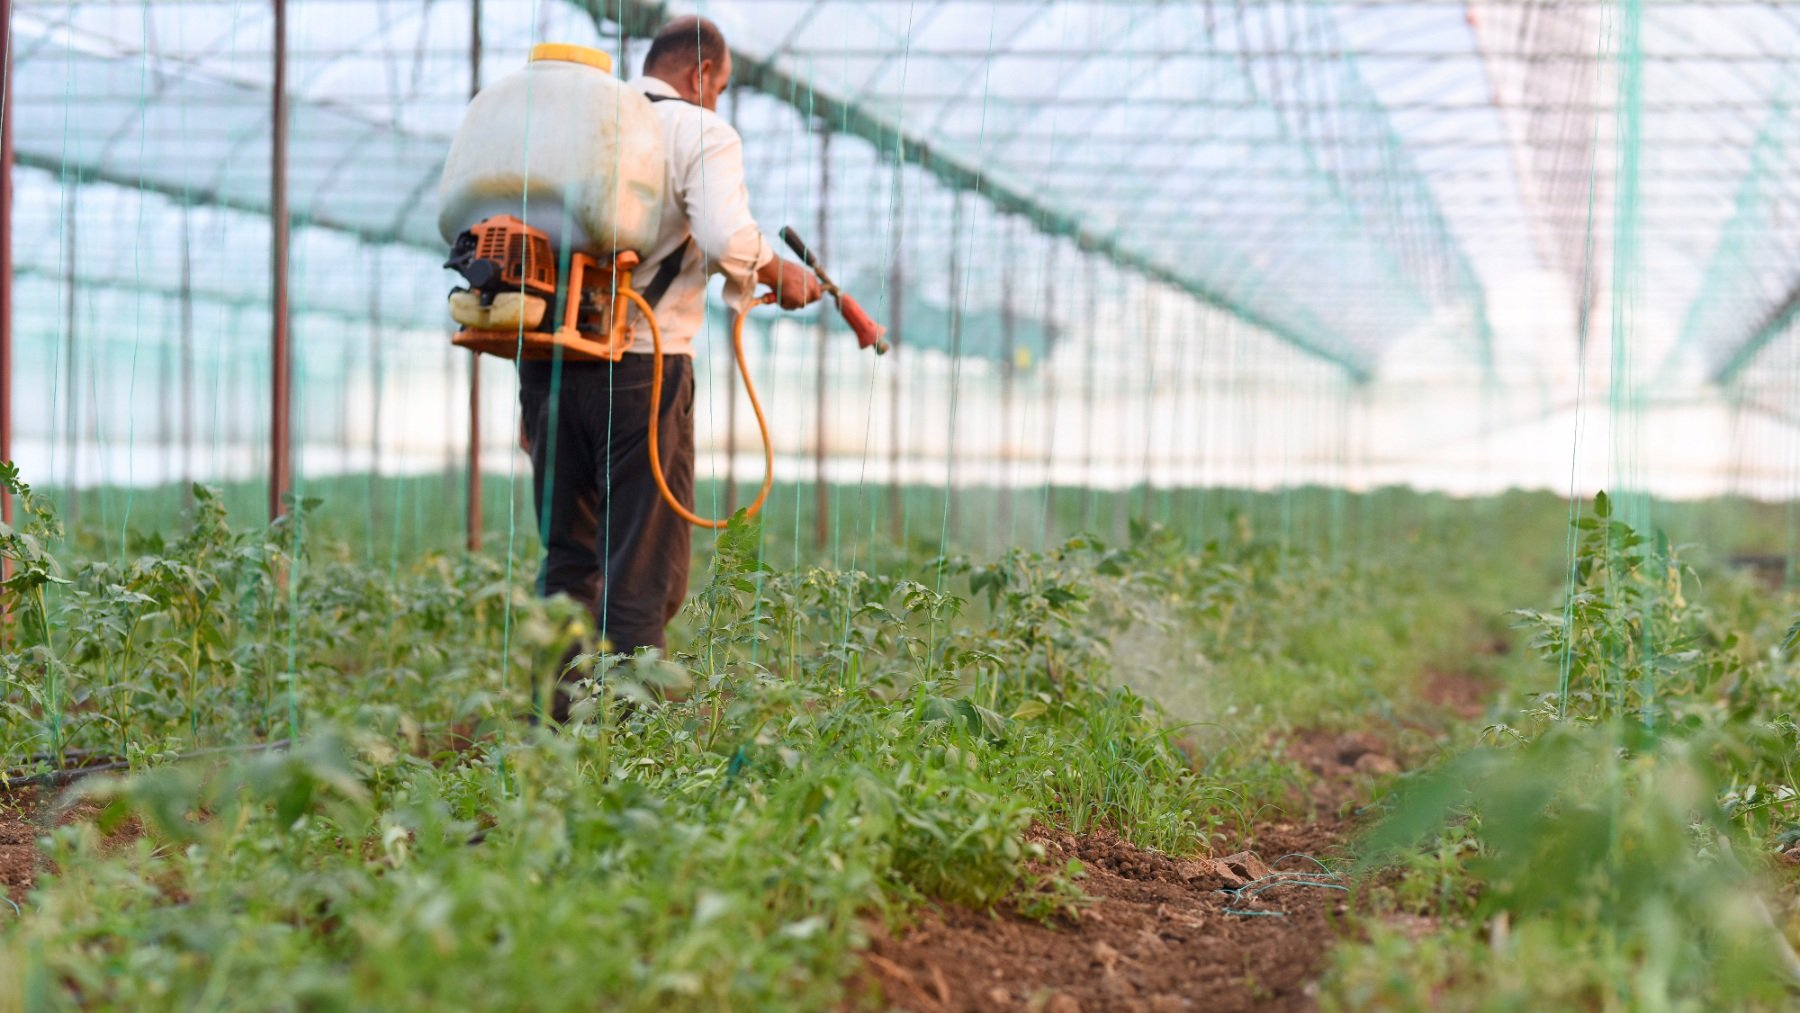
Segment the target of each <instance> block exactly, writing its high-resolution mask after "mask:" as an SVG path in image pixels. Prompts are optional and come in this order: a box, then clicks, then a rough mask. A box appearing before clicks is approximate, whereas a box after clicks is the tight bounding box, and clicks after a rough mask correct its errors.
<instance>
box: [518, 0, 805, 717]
mask: <svg viewBox="0 0 1800 1013" xmlns="http://www.w3.org/2000/svg"><path fill="white" fill-rule="evenodd" d="M730 81H731V51H730V50H729V49H728V48H727V47H726V45H725V37H724V36H723V35H722V34H720V32H719V29H718V26H717V25H714V24H713V23H712V22H711V21H708V20H706V19H704V18H697V17H684V18H680V19H677V20H675V21H672V22H670V23H669V25H668V26H667V27H665V28H664V29H663V30H662V32H661V33H660V34H658V35H657V37H656V40H655V42H653V43H652V44H651V46H650V52H649V54H648V55H646V56H645V57H644V73H643V76H642V77H640V78H639V79H638V81H637V82H635V83H636V86H637V87H638V89H639V90H640V91H642V92H643V94H644V95H645V96H646V97H647V98H649V99H650V100H651V102H653V103H654V104H655V105H654V107H655V110H656V113H657V116H658V117H659V118H660V119H661V121H662V129H663V144H664V149H665V153H666V155H667V158H668V174H669V175H668V184H667V192H666V196H665V197H664V199H663V212H662V230H661V232H659V233H658V235H657V238H656V242H655V244H654V245H653V246H652V247H651V248H650V249H648V250H644V251H641V252H642V253H643V255H644V262H643V264H642V265H641V266H640V267H639V268H638V269H637V270H636V271H635V272H634V273H633V285H634V286H635V287H636V288H638V289H639V290H640V291H643V292H645V293H646V294H647V295H649V294H653V292H654V290H655V288H656V287H657V285H656V282H657V280H658V278H659V275H661V274H662V273H663V272H664V269H665V266H667V265H668V264H679V265H680V266H679V270H678V271H676V270H675V269H674V268H669V270H670V271H671V272H672V274H671V276H670V277H669V278H668V280H667V282H666V288H664V289H663V291H662V293H661V295H660V296H659V297H658V298H657V299H656V300H655V309H656V319H657V322H658V323H659V324H660V325H661V327H662V351H663V389H662V403H661V404H660V405H659V406H658V407H657V419H658V433H657V438H658V451H659V454H660V457H661V459H662V468H663V474H664V476H665V477H666V478H667V480H668V483H669V489H670V491H671V492H673V493H674V494H675V496H676V498H678V499H679V500H681V501H682V503H683V505H685V506H687V507H688V508H689V509H692V507H693V503H694V369H693V350H694V336H695V335H696V334H697V333H698V332H699V331H700V328H701V327H702V325H703V323H704V321H705V302H706V284H707V280H708V278H709V277H710V276H711V275H712V274H713V273H715V272H716V273H719V274H723V275H724V276H725V299H726V302H727V304H728V305H730V306H731V307H732V309H733V310H734V311H735V310H736V308H737V307H738V306H741V305H742V304H743V302H744V301H745V300H748V299H749V298H750V296H751V294H752V293H753V292H754V290H755V289H756V286H757V284H758V283H761V284H763V285H766V286H768V287H770V288H773V289H774V290H775V291H776V294H777V295H778V297H779V299H780V302H781V305H782V308H784V309H790V310H791V309H799V308H800V307H802V306H806V305H808V304H810V303H813V302H815V301H817V300H818V298H819V296H820V294H821V292H820V287H819V281H818V279H817V278H816V277H814V275H813V274H812V272H811V271H809V270H807V269H806V268H805V267H803V266H801V265H800V264H796V263H794V262H792V261H788V260H784V259H782V258H779V257H777V256H776V255H775V251H774V250H773V249H771V248H770V246H769V244H768V243H767V241H765V240H764V239H763V235H762V230H761V229H760V228H759V227H758V226H757V224H756V220H755V219H754V218H752V217H751V215H750V196H749V193H748V191H747V190H746V188H745V186H744V158H743V141H742V139H741V138H739V137H738V133H737V131H736V130H734V129H733V128H732V126H731V124H729V123H727V122H725V120H724V119H722V118H721V117H720V116H719V115H718V107H719V96H720V95H721V94H723V93H724V91H725V88H726V86H727V85H728V84H729V83H730ZM670 258H679V260H675V261H671V260H670ZM635 319H636V323H635V324H634V330H633V332H632V343H631V347H630V351H629V352H628V353H627V354H626V355H625V357H624V358H623V359H621V360H620V361H619V362H618V363H617V364H614V363H605V362H565V363H563V365H562V367H561V376H560V378H559V379H558V382H557V385H558V391H557V397H556V398H555V399H554V403H553V400H552V397H551V393H552V392H551V382H552V373H553V367H552V366H551V364H550V363H547V362H523V363H520V365H519V400H520V406H521V408H522V409H523V414H524V424H525V435H526V442H527V445H528V446H529V448H530V452H531V470H532V492H533V495H534V497H535V500H536V503H537V511H538V523H539V530H540V533H541V534H542V535H543V537H544V550H545V551H544V564H543V569H542V571H541V573H540V575H539V578H538V590H539V592H540V593H541V594H544V595H545V596H550V595H555V594H559V593H560V594H567V595H569V596H570V597H572V598H574V599H575V600H576V601H579V602H581V603H582V604H584V605H586V606H587V607H588V609H589V610H590V611H591V612H593V614H594V619H595V622H596V623H597V624H598V626H599V632H600V636H601V638H602V640H603V641H605V642H606V643H607V644H608V645H610V649H611V650H613V651H617V652H623V653H631V652H634V651H636V650H637V649H638V648H640V647H655V648H662V647H663V646H664V639H663V628H664V627H665V626H666V625H667V624H668V622H669V620H671V619H673V618H674V617H675V613H676V612H677V611H678V610H679V609H680V608H681V603H682V600H683V599H684V598H685V597H686V596H687V585H688V560H689V555H690V553H691V551H692V537H693V532H692V529H691V528H690V526H689V525H688V522H686V521H684V520H682V519H681V518H680V517H679V516H677V515H676V513H675V512H674V511H673V510H671V509H670V508H669V506H668V504H667V503H665V502H663V499H662V496H661V494H660V493H659V492H658V490H657V488H656V483H655V479H654V478H653V477H652V475H651V472H650V458H649V436H648V432H649V414H650V367H651V360H650V356H651V355H652V354H654V353H653V351H652V343H651V338H650V328H649V326H648V325H647V324H646V323H645V322H644V321H643V320H642V319H641V318H635ZM553 422H554V426H555V430H554V432H552V431H551V426H552V423H553ZM556 697H557V699H556V701H555V702H554V703H553V705H552V717H553V718H555V719H557V720H559V721H560V720H565V719H566V717H567V710H568V699H567V697H566V696H565V694H563V693H562V692H560V691H559V692H558V693H557V694H556Z"/></svg>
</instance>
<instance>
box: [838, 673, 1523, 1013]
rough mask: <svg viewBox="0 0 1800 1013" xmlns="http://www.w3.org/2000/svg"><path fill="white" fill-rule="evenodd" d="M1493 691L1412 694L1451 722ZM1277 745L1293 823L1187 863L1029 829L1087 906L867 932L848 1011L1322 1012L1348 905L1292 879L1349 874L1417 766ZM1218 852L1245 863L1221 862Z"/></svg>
mask: <svg viewBox="0 0 1800 1013" xmlns="http://www.w3.org/2000/svg"><path fill="white" fill-rule="evenodd" d="M1493 690H1494V687H1493V686H1492V684H1490V683H1488V682H1487V681H1485V680H1483V679H1480V678H1479V677H1476V676H1473V675H1466V674H1458V673H1445V672H1430V673H1426V675H1425V676H1424V677H1423V678H1422V679H1421V684H1420V687H1419V693H1420V695H1421V697H1422V698H1423V699H1424V701H1425V702H1426V703H1427V704H1428V705H1429V706H1430V708H1431V709H1432V710H1433V711H1435V712H1437V713H1439V714H1441V715H1442V717H1443V719H1444V720H1445V722H1446V723H1454V722H1455V721H1468V720H1473V719H1475V718H1478V717H1480V716H1481V714H1482V713H1484V712H1485V710H1486V707H1487V702H1488V700H1489V699H1491V697H1492V694H1493ZM1285 745H1286V749H1287V753H1288V756H1289V757H1290V758H1291V759H1292V760H1293V761H1294V762H1295V763H1297V764H1299V765H1300V766H1302V767H1304V768H1306V769H1307V770H1308V771H1309V772H1310V773H1311V774H1312V775H1313V778H1312V780H1311V783H1310V784H1309V785H1308V786H1307V789H1306V793H1305V797H1304V798H1301V799H1298V800H1296V801H1297V802H1298V804H1297V805H1296V806H1295V807H1294V808H1293V812H1292V813H1290V814H1287V815H1283V814H1272V816H1271V818H1270V819H1268V820H1267V821H1265V822H1263V823H1260V824H1258V825H1256V826H1255V827H1254V828H1252V829H1251V831H1250V832H1249V833H1248V834H1246V835H1245V836H1244V837H1242V838H1241V839H1239V840H1237V841H1235V842H1233V843H1231V844H1230V845H1228V846H1227V847H1226V848H1225V849H1221V852H1220V853H1218V854H1215V855H1214V856H1208V857H1198V858H1188V859H1183V858H1176V857H1171V856H1167V855H1162V854H1158V853H1156V852H1153V851H1148V850H1145V849H1142V848H1138V847H1135V846H1133V845H1131V844H1129V843H1126V842H1125V841H1123V840H1121V839H1120V838H1118V837H1117V836H1116V835H1114V834H1111V833H1098V834H1093V835H1090V836H1086V837H1074V836H1072V835H1069V834H1065V833H1060V832H1055V831H1045V830H1042V829H1040V830H1037V831H1035V832H1034V835H1033V836H1034V838H1035V839H1036V840H1038V841H1039V842H1040V843H1041V844H1043V846H1044V848H1045V850H1046V852H1047V856H1048V857H1047V859H1046V862H1045V866H1046V867H1047V868H1060V867H1062V866H1063V865H1064V864H1066V862H1067V861H1068V859H1069V858H1071V857H1072V858H1078V859H1080V860H1081V862H1082V863H1083V865H1084V866H1085V868H1086V875H1085V877H1084V878H1083V879H1081V880H1080V886H1081V889H1082V890H1083V891H1084V892H1085V893H1087V894H1088V895H1089V896H1090V897H1091V898H1093V903H1092V905H1091V906H1090V907H1088V908H1086V909H1085V910H1082V911H1081V912H1080V913H1079V915H1077V916H1075V917H1072V918H1060V919H1057V920H1055V921H1053V922H1051V923H1048V924H1046V923H1044V922H1039V921H1034V920H1031V919H1027V918H1023V917H1020V916H1019V915H1018V914H1016V913H1013V912H1008V911H996V912H979V911H972V910H969V909H967V908H962V907H957V906H954V905H943V904H937V905H931V906H928V907H927V908H925V909H924V910H922V911H920V912H918V913H917V916H916V920H915V921H914V922H913V923H912V924H911V925H910V926H909V927H907V928H906V929H905V930H903V931H901V932H900V933H898V934H890V933H888V932H887V931H886V930H885V929H884V928H883V927H881V926H879V925H872V926H870V934H871V943H870V946H869V949H868V950H867V952H866V953H865V954H864V955H863V966H862V969H861V971H860V972H859V973H858V975H857V977H856V978H855V979H854V980H853V981H852V982H851V988H850V1002H851V1004H852V1006H853V1007H856V1008H863V1007H867V1008H882V1007H884V1006H885V1007H887V1008H891V1009H903V1010H910V1011H912V1013H951V1011H987V1010H995V1011H999V1010H1031V1011H1039V1013H1080V1011H1083V1010H1085V1011H1088V1013H1093V1011H1097V1010H1106V1011H1111V1010H1118V1011H1123V1013H1131V1011H1146V1013H1169V1011H1176V1010H1207V1011H1220V1013H1229V1011H1233V1010H1252V1009H1254V1010H1273V1011H1284V1010H1311V1009H1313V1008H1315V1006H1316V1002H1315V998H1314V996H1315V984H1316V982H1317V980H1318V978H1319V975H1320V974H1321V973H1322V972H1323V970H1324V968H1325V963H1326V959H1327V953H1328V951H1329V950H1330V948H1331V946H1332V944H1333V943H1335V942H1336V941H1337V939H1338V938H1339V937H1340V935H1341V934H1342V933H1343V932H1344V931H1345V928H1344V926H1345V920H1344V916H1345V915H1346V914H1347V913H1348V912H1349V910H1350V907H1351V905H1352V904H1353V903H1354V900H1353V898H1352V895H1351V894H1349V893H1347V892H1344V891H1340V890H1333V889H1329V888H1324V887H1321V886H1317V885H1313V886H1306V885H1297V883H1298V881H1300V880H1308V879H1310V880H1311V881H1312V882H1313V883H1333V884H1334V885H1343V886H1348V885H1349V884H1348V883H1344V882H1343V881H1341V880H1329V879H1326V878H1325V877H1322V876H1312V877H1308V876H1299V875H1294V874H1296V873H1305V872H1308V871H1311V872H1317V870H1318V868H1319V867H1318V866H1317V865H1315V864H1313V862H1312V861H1311V860H1312V859H1316V860H1319V861H1322V862H1324V863H1326V864H1327V865H1333V866H1335V867H1338V868H1342V867H1343V866H1344V865H1345V864H1346V863H1345V862H1344V861H1343V860H1344V859H1345V858H1347V857H1348V856H1347V848H1346V844H1347V842H1348V840H1349V837H1350V835H1351V834H1352V833H1353V832H1354V830H1355V829H1356V827H1357V824H1358V821H1359V819H1360V812H1361V810H1360V807H1361V806H1362V805H1364V804H1366V803H1367V802H1368V801H1369V800H1370V798H1371V797H1372V794H1373V788H1374V786H1375V784H1376V783H1377V782H1378V781H1379V780H1380V779H1381V778H1383V777H1386V776H1388V775H1392V774H1395V773H1398V772H1399V771H1400V770H1401V769H1402V766H1403V765H1404V764H1405V763H1406V762H1407V761H1413V760H1416V759H1417V757H1413V756H1406V755H1403V754H1402V751H1401V749H1400V748H1399V747H1398V746H1397V744H1396V743H1395V742H1394V740H1393V739H1391V738H1389V737H1386V736H1384V735H1382V734H1378V733H1375V732H1347V733H1346V732H1335V731H1325V730H1318V729H1313V730H1305V731H1301V732H1298V733H1296V734H1294V735H1292V736H1289V737H1288V739H1287V741H1286V744H1285ZM1224 850H1236V851H1237V852H1238V853H1236V854H1229V855H1223V857H1220V855H1221V854H1222V852H1223V851H1224ZM1296 856H1298V857H1296ZM1270 864H1273V866H1274V868H1270V867H1269V866H1270ZM1276 873H1286V874H1288V875H1286V876H1275V874H1276ZM1265 876H1273V877H1274V878H1272V879H1269V880H1263V881H1265V882H1276V881H1279V880H1282V879H1287V880H1290V882H1288V883H1284V884H1283V885H1280V886H1276V887H1273V888H1271V889H1269V890H1266V891H1264V892H1261V893H1259V894H1257V895H1256V897H1255V898H1254V899H1253V900H1250V901H1245V900H1244V899H1243V896H1242V895H1234V894H1233V893H1232V892H1231V890H1232V889H1233V888H1235V887H1238V886H1240V885H1242V884H1244V883H1245V882H1246V881H1247V880H1261V879H1262V877H1265ZM1245 892H1246V893H1248V892H1249V891H1245ZM1418 922H1419V924H1418V925H1416V926H1409V927H1408V928H1409V930H1413V929H1416V930H1417V931H1419V932H1430V931H1433V930H1434V929H1435V928H1436V925H1435V922H1434V921H1433V920H1431V919H1418Z"/></svg>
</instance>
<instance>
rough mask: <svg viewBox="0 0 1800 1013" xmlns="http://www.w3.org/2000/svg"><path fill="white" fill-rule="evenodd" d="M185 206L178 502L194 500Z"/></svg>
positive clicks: (190, 276) (184, 216)
mask: <svg viewBox="0 0 1800 1013" xmlns="http://www.w3.org/2000/svg"><path fill="white" fill-rule="evenodd" d="M190 217H191V215H190V214H189V210H188V206H187V205H186V204H183V205H182V206H181V501H182V503H183V504H184V505H192V502H193V498H194V255H193V243H192V238H191V235H190V231H191V230H190V222H189V219H190Z"/></svg>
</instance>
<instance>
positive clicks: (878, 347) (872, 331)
mask: <svg viewBox="0 0 1800 1013" xmlns="http://www.w3.org/2000/svg"><path fill="white" fill-rule="evenodd" d="M781 241H782V242H784V243H786V244H787V245H788V249H790V250H793V251H794V256H796V257H799V258H800V262H801V263H803V264H805V265H806V266H807V267H810V268H812V272H813V273H814V274H816V275H818V276H819V285H820V286H821V287H822V288H824V289H825V291H826V292H827V293H829V294H830V295H831V298H832V299H833V300H835V301H836V302H837V308H838V314H839V315H840V316H842V317H843V318H844V323H845V324H847V325H848V326H849V328H850V330H851V332H852V333H854V334H855V335H856V345H857V347H858V348H873V349H875V354H876V355H886V354H887V351H888V343H887V341H886V340H885V339H884V338H883V337H882V335H884V334H886V333H887V328H886V327H883V326H881V325H880V324H878V323H876V322H875V318H873V317H871V316H869V314H868V313H867V312H865V311H864V310H863V308H862V305H861V304H860V303H858V302H857V301H856V300H855V299H852V298H850V296H848V295H846V294H845V293H844V290H843V289H841V288H838V287H837V282H834V281H832V280H831V276H830V275H828V274H826V273H825V269H824V268H823V267H820V266H819V258H818V257H815V256H813V251H812V250H811V249H808V248H807V245H806V240H804V239H801V238H800V233H798V232H795V231H794V230H793V229H792V228H791V227H788V226H783V227H782V229H781Z"/></svg>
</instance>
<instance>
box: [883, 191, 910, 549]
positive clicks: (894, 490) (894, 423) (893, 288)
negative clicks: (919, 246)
mask: <svg viewBox="0 0 1800 1013" xmlns="http://www.w3.org/2000/svg"><path fill="white" fill-rule="evenodd" d="M904 164H905V163H903V162H901V161H900V159H898V158H896V159H895V160H894V227H893V243H894V249H893V253H892V255H891V257H890V259H889V261H888V275H889V277H888V291H889V292H892V293H893V295H892V296H891V297H890V298H889V299H888V324H889V325H890V326H889V333H888V345H889V346H890V347H892V348H893V349H894V350H896V351H898V350H899V348H900V345H901V342H902V334H903V332H904V331H905V328H904V327H903V326H902V321H903V319H904V317H905V312H904V307H905V306H906V267H905V261H904V257H903V254H904V253H905V250H906V246H905V242H904V238H905V237H904V232H905V226H906V174H905V172H904V171H903V166H904ZM905 361H906V357H905V355H904V354H903V355H901V356H900V362H897V363H895V364H894V366H893V367H892V368H890V369H889V370H888V487H887V500H888V525H889V527H890V528H891V530H892V531H893V536H894V544H895V545H900V544H902V543H901V539H903V538H904V537H905V535H906V516H905V513H904V511H903V508H902V507H901V503H900V459H901V443H900V433H901V432H902V429H901V424H900V422H901V420H900V372H901V363H904V362H905Z"/></svg>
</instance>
